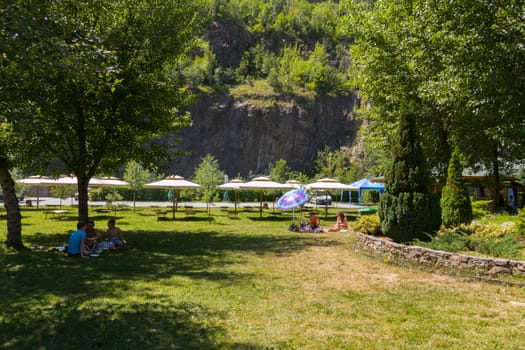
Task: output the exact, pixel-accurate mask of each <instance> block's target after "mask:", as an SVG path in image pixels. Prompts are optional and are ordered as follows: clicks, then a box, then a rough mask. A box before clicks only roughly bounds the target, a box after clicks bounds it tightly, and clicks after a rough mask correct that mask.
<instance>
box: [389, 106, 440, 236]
mask: <svg viewBox="0 0 525 350" xmlns="http://www.w3.org/2000/svg"><path fill="white" fill-rule="evenodd" d="M414 120H415V118H414V107H413V105H411V104H409V105H408V106H405V107H404V108H402V112H401V118H400V122H399V133H398V139H397V141H398V142H397V144H396V145H395V146H394V147H393V149H392V162H391V164H390V166H389V169H388V170H387V174H386V178H385V193H384V194H383V195H382V196H381V200H380V202H379V217H380V220H381V229H382V231H383V233H384V234H385V235H386V236H387V237H390V238H392V239H393V240H394V241H396V242H409V241H411V240H413V239H415V238H418V239H421V240H426V239H428V234H432V233H433V232H434V231H435V230H437V229H438V228H439V225H440V221H441V215H440V210H439V201H438V200H437V198H436V197H435V196H433V195H432V194H431V193H430V191H429V177H428V173H427V171H426V169H425V165H424V159H423V156H422V153H421V148H420V146H419V143H418V141H417V137H416V127H415V122H414Z"/></svg>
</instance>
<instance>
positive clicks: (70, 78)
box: [8, 0, 207, 219]
mask: <svg viewBox="0 0 525 350" xmlns="http://www.w3.org/2000/svg"><path fill="white" fill-rule="evenodd" d="M203 5H205V3H204V2H199V1H182V2H181V1H170V0H168V1H141V0H125V1H117V2H115V1H105V0H99V1H61V2H53V1H42V2H39V3H36V4H34V6H36V7H37V9H38V10H34V9H33V10H32V11H34V12H35V13H36V15H35V16H28V17H27V18H23V19H21V23H13V26H12V27H9V28H8V30H9V33H8V34H10V35H11V36H14V37H16V36H17V35H19V36H20V37H29V39H28V40H26V41H24V42H20V43H16V44H17V45H18V46H17V47H20V50H18V51H17V52H15V53H16V55H18V58H22V60H21V63H20V64H19V65H20V67H18V69H19V71H21V72H25V74H24V75H22V76H23V77H24V79H23V81H22V83H21V85H20V87H21V89H23V90H24V91H25V93H26V95H27V97H28V99H27V101H26V104H27V105H29V106H30V107H31V111H30V112H31V113H30V114H29V118H26V119H23V120H22V119H21V120H18V123H17V124H16V126H17V127H18V130H24V131H25V133H26V134H28V139H30V140H31V143H32V144H33V145H34V146H35V147H37V148H36V149H38V153H37V154H38V155H40V156H41V157H42V158H41V159H42V160H44V161H47V160H49V159H50V158H52V157H57V158H59V159H60V160H61V161H62V163H63V166H64V169H65V170H66V171H67V172H70V173H72V174H74V175H76V176H77V178H78V189H79V217H80V219H87V184H88V181H89V179H90V178H91V177H92V176H93V175H94V174H95V173H96V172H97V171H100V170H102V171H103V170H107V169H110V170H112V171H114V170H115V168H116V167H118V166H119V165H121V164H123V163H125V162H126V161H128V160H129V159H130V158H135V159H140V160H143V161H146V162H149V163H150V164H151V163H153V164H157V163H158V162H159V161H160V160H161V159H165V158H166V156H167V155H168V154H169V153H170V152H171V151H172V150H173V149H172V145H171V144H166V143H163V142H161V139H160V136H163V135H166V134H168V133H170V132H173V131H176V130H177V129H179V128H180V127H182V126H184V125H188V124H189V123H190V118H189V116H188V115H186V114H183V113H179V110H180V108H181V107H183V106H185V105H186V104H187V103H188V102H189V101H190V100H189V97H190V95H189V94H188V93H187V91H186V90H185V89H184V86H185V85H184V81H180V80H178V79H177V76H178V75H176V74H174V72H175V71H176V70H177V59H178V58H179V57H180V56H183V55H185V54H186V52H187V50H188V49H189V48H190V47H191V43H192V41H193V39H194V38H195V37H196V36H197V35H198V34H199V33H200V32H202V29H203V25H204V24H205V22H206V18H207V13H206V6H203ZM11 7H12V11H18V10H21V9H22V6H21V5H20V4H19V3H18V2H16V1H14V2H12V4H11ZM19 29H21V30H25V32H21V33H19ZM26 52H29V55H30V57H31V59H29V60H23V58H24V57H23V56H24V55H25V53H26ZM15 129H16V128H15ZM37 160H38V159H37Z"/></svg>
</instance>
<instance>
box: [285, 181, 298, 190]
mask: <svg viewBox="0 0 525 350" xmlns="http://www.w3.org/2000/svg"><path fill="white" fill-rule="evenodd" d="M285 184H287V185H290V186H292V187H293V188H297V189H299V188H301V183H300V182H299V181H297V180H288V181H286V182H285Z"/></svg>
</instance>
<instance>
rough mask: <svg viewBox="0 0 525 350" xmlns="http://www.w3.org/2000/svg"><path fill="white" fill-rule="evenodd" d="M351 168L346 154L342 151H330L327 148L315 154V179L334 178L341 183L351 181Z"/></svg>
mask: <svg viewBox="0 0 525 350" xmlns="http://www.w3.org/2000/svg"><path fill="white" fill-rule="evenodd" d="M351 169H352V166H351V164H350V159H349V157H348V154H347V153H346V152H345V151H344V150H335V151H331V150H330V149H329V148H328V146H326V147H325V148H324V150H320V151H318V152H317V158H316V160H315V177H316V178H318V179H319V178H323V177H331V178H336V179H338V180H339V181H341V182H343V183H349V182H350V181H351V179H352V177H351V175H353V174H352V173H351Z"/></svg>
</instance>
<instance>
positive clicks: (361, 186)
mask: <svg viewBox="0 0 525 350" xmlns="http://www.w3.org/2000/svg"><path fill="white" fill-rule="evenodd" d="M349 186H350V187H352V189H350V190H349V191H348V194H349V197H350V201H351V200H352V195H351V194H350V192H352V191H355V192H358V193H359V194H358V202H359V204H361V198H362V196H363V191H366V190H372V191H379V193H383V192H385V185H383V184H382V183H380V182H372V181H370V179H368V178H364V179H361V180H359V181H356V182H353V183H351V184H350V185H349Z"/></svg>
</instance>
